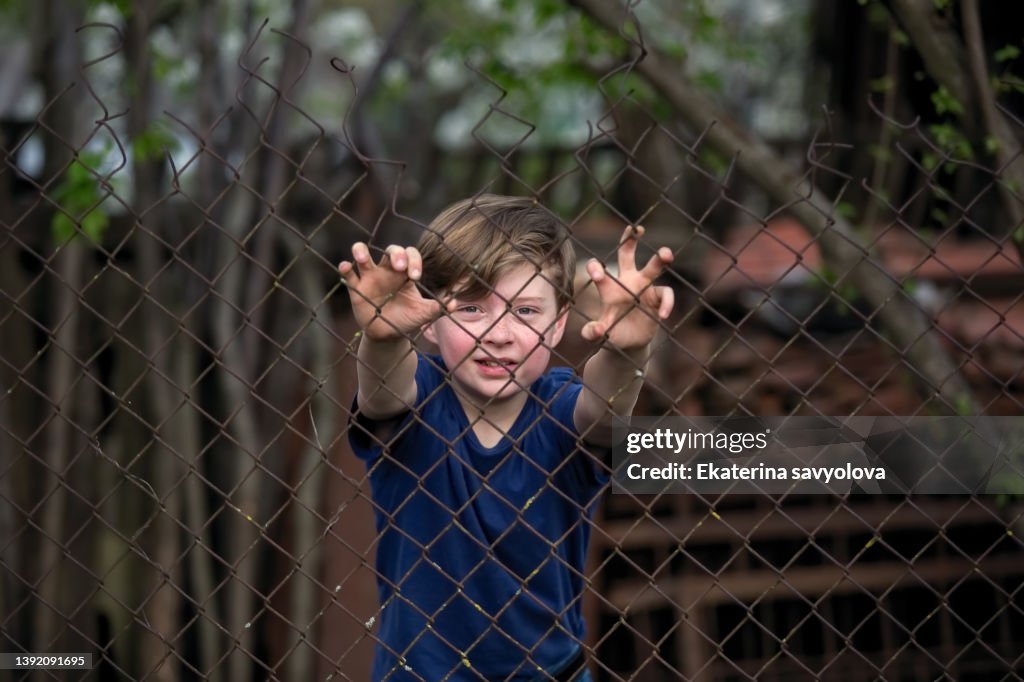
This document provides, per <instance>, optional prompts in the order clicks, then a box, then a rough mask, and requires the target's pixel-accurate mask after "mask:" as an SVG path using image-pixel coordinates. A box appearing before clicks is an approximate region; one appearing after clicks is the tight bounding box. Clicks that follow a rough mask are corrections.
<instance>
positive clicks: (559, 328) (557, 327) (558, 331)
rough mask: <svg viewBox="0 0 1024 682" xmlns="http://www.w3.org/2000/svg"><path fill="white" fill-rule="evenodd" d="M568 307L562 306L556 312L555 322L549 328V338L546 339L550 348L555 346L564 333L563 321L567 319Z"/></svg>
mask: <svg viewBox="0 0 1024 682" xmlns="http://www.w3.org/2000/svg"><path fill="white" fill-rule="evenodd" d="M569 308H570V306H569V305H565V306H563V307H562V310H561V312H559V313H558V317H557V318H555V323H554V325H552V328H551V338H550V339H549V340H548V346H549V347H550V348H554V347H555V346H557V345H558V344H559V342H561V340H562V336H563V335H564V334H565V323H566V322H567V321H568V320H569Z"/></svg>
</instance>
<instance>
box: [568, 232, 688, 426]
mask: <svg viewBox="0 0 1024 682" xmlns="http://www.w3.org/2000/svg"><path fill="white" fill-rule="evenodd" d="M643 232H644V229H643V228H642V227H636V228H633V227H627V228H626V232H625V234H624V235H623V238H622V241H621V242H620V244H619V250H618V260H619V274H618V276H617V277H614V278H613V277H611V276H610V275H608V273H606V272H605V270H604V266H603V265H601V263H599V262H598V261H596V260H591V261H590V262H589V263H587V273H588V274H589V275H590V278H591V279H592V280H593V281H594V284H595V285H596V286H597V291H598V294H599V295H600V296H601V314H600V315H599V316H598V319H597V320H594V321H592V322H588V323H587V324H586V325H584V327H583V330H582V334H583V338H585V339H586V340H588V341H597V340H599V339H603V341H604V343H603V345H602V347H601V348H600V349H599V350H598V351H597V352H596V353H595V354H594V355H593V356H592V357H591V358H590V360H588V361H587V364H586V365H585V366H584V368H583V390H582V391H580V395H579V398H578V399H577V401H576V408H575V411H574V412H573V422H574V423H575V425H576V430H577V431H578V432H579V433H580V434H582V436H583V438H584V439H585V440H586V441H588V442H590V443H593V444H595V445H603V446H609V445H611V444H612V425H613V423H614V418H615V417H616V416H626V415H629V414H632V412H633V406H634V405H636V399H637V396H638V395H639V394H640V387H641V386H643V382H644V380H643V377H644V373H645V372H646V369H647V360H648V358H649V357H650V352H651V349H650V346H651V340H652V339H653V338H654V334H655V332H656V331H657V329H658V324H659V322H660V321H661V320H664V319H667V318H668V316H669V314H670V313H671V312H672V306H673V304H674V302H675V298H674V294H673V292H672V290H671V289H670V288H668V287H656V286H654V280H655V279H657V278H658V276H659V275H660V274H661V273H662V272H663V271H664V270H665V266H667V265H668V264H669V263H671V262H672V251H671V250H669V249H668V248H666V247H662V248H660V249H658V252H657V254H655V255H654V256H653V257H652V258H651V260H650V261H649V262H648V263H647V265H645V266H644V268H643V269H642V270H637V267H636V245H637V240H638V239H639V238H640V236H641V235H643Z"/></svg>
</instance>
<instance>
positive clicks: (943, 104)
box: [932, 85, 964, 116]
mask: <svg viewBox="0 0 1024 682" xmlns="http://www.w3.org/2000/svg"><path fill="white" fill-rule="evenodd" d="M932 104H933V105H935V111H936V113H939V114H946V113H949V114H954V115H956V116H960V115H962V114H963V113H964V107H963V105H962V104H960V102H958V101H957V99H956V98H955V97H953V95H952V94H950V92H949V90H947V89H946V86H945V85H940V86H939V89H938V90H936V91H935V92H933V93H932Z"/></svg>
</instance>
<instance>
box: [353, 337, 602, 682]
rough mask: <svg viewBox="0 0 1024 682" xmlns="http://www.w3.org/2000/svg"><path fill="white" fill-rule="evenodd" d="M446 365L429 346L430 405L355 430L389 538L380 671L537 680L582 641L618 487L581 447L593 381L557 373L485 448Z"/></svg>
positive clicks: (422, 370) (424, 387) (382, 544)
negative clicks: (595, 544)
mask: <svg viewBox="0 0 1024 682" xmlns="http://www.w3.org/2000/svg"><path fill="white" fill-rule="evenodd" d="M446 374H447V369H446V368H445V367H444V364H443V361H442V360H441V359H440V358H439V357H433V356H432V357H424V356H422V355H421V356H420V357H419V363H418V367H417V369H416V389H417V395H416V406H417V409H415V410H412V411H410V412H409V413H406V414H405V415H402V416H400V417H398V418H396V419H395V420H393V421H392V422H391V423H390V424H387V423H380V422H371V421H368V420H366V419H365V418H362V417H359V416H357V417H356V418H355V419H354V420H353V422H352V425H351V428H350V429H349V440H350V442H351V444H352V447H353V450H354V451H355V453H356V454H357V455H358V456H359V457H360V458H361V459H363V460H364V461H365V462H366V465H367V468H368V471H369V474H370V486H371V489H372V494H373V501H374V514H375V517H376V524H377V532H378V533H379V539H378V544H377V574H378V578H377V582H378V591H379V596H380V603H381V605H382V608H381V613H380V634H379V642H378V645H377V651H376V656H375V659H374V672H373V678H374V680H385V679H387V680H395V681H396V682H397V681H399V680H418V679H421V680H440V679H449V680H479V679H481V677H482V678H484V679H487V680H506V679H510V680H523V681H525V680H534V679H538V676H539V675H540V673H539V670H540V669H542V670H546V671H552V670H557V669H558V668H559V667H560V666H561V665H563V664H565V663H567V662H568V660H569V659H570V658H571V657H572V656H573V654H575V652H576V650H577V649H578V647H579V643H580V642H581V641H582V640H583V634H584V633H583V618H582V614H581V603H580V594H581V592H582V589H583V582H584V581H583V570H584V564H585V562H586V556H587V546H588V542H589V539H590V519H591V517H592V515H593V511H594V507H595V506H596V505H595V501H596V499H597V496H598V494H599V493H600V491H601V489H602V487H603V486H604V484H605V483H606V482H607V476H606V475H605V474H604V473H603V472H602V469H601V467H600V464H599V463H597V462H596V461H595V459H594V455H593V454H591V453H590V452H588V451H584V450H580V449H578V448H579V445H580V444H579V442H578V441H579V436H578V434H577V433H576V429H575V426H574V425H573V418H572V415H573V410H574V408H575V406H576V399H577V397H578V396H579V393H580V390H581V389H582V384H581V383H580V381H579V378H578V377H576V376H575V375H574V373H573V372H572V370H570V369H567V368H557V369H552V370H550V371H549V372H548V373H547V374H545V375H544V376H543V377H541V378H540V379H538V380H537V381H536V382H535V383H534V384H533V386H531V387H530V391H529V396H528V398H527V401H526V404H525V406H524V407H523V410H522V412H521V413H520V414H519V417H518V418H517V419H516V422H515V424H514V425H513V426H512V428H511V429H510V430H509V432H508V433H507V434H506V435H505V436H504V437H503V438H502V440H501V442H500V443H498V444H497V445H496V446H494V447H484V446H483V445H481V444H480V441H479V440H478V439H477V437H476V435H475V434H474V433H473V430H472V428H471V426H470V424H469V421H468V419H467V418H466V413H465V411H464V410H463V408H462V406H461V405H460V404H459V402H458V398H457V397H456V396H455V393H454V391H453V390H452V388H451V386H450V385H449V383H448V381H446ZM541 678H543V676H542V675H541ZM544 679H546V678H544Z"/></svg>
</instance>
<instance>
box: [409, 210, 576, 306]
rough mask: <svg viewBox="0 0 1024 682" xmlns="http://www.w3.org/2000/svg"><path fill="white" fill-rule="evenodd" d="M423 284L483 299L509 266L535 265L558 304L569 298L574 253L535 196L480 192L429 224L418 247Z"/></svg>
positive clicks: (429, 289)
mask: <svg viewBox="0 0 1024 682" xmlns="http://www.w3.org/2000/svg"><path fill="white" fill-rule="evenodd" d="M418 248H419V250H420V253H421V254H422V255H423V279H422V281H421V283H422V285H423V288H424V289H426V291H427V292H428V293H429V294H430V295H433V296H439V295H441V294H442V292H448V291H450V290H451V288H452V287H453V286H455V285H456V284H459V283H463V282H464V285H463V286H461V288H460V289H459V290H458V291H451V292H450V293H452V294H454V295H456V296H458V297H459V298H465V299H469V300H475V299H478V298H483V297H484V296H486V295H487V294H489V293H490V292H491V291H492V290H493V289H494V287H495V285H496V284H497V281H498V278H499V277H501V276H502V275H503V274H505V273H506V272H507V271H508V270H509V269H511V268H514V267H518V266H520V265H523V264H528V265H533V266H534V267H536V268H537V273H538V274H539V275H540V276H541V277H544V278H545V279H546V280H547V281H548V282H550V283H551V285H552V286H554V288H555V297H556V299H557V301H558V306H559V307H560V308H561V307H563V306H565V305H568V304H569V302H570V301H572V297H573V277H574V275H575V272H576V252H575V250H574V249H573V246H572V243H571V242H570V240H569V234H568V231H567V230H566V229H565V227H564V226H563V225H562V222H561V221H560V220H559V219H558V218H557V217H556V216H554V215H553V214H552V213H551V212H550V211H548V210H547V209H545V208H544V207H543V206H541V205H540V204H539V203H537V202H536V201H535V200H533V199H529V198H524V197H506V196H498V195H495V194H481V195H479V196H476V197H473V198H470V199H464V200H462V201H459V202H457V203H455V204H452V205H451V206H449V207H448V208H446V209H445V210H443V211H442V212H441V213H440V214H439V215H438V216H437V217H436V218H434V220H433V222H431V223H430V225H429V226H428V227H427V230H426V232H424V233H423V236H422V237H421V238H420V243H419V246H418Z"/></svg>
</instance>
